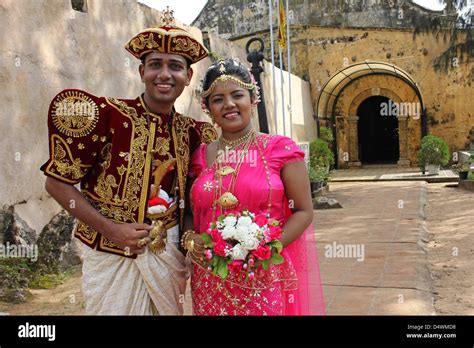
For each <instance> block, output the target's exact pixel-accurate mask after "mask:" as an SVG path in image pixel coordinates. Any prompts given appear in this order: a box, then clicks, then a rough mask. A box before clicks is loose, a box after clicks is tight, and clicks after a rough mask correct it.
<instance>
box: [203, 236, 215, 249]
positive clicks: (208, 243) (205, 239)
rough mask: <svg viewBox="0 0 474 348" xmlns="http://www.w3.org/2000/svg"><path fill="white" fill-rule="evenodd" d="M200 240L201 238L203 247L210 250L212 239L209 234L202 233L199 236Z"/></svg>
mask: <svg viewBox="0 0 474 348" xmlns="http://www.w3.org/2000/svg"><path fill="white" fill-rule="evenodd" d="M201 238H202V240H203V242H204V246H205V247H206V248H212V240H213V239H212V237H211V235H210V234H207V233H202V234H201Z"/></svg>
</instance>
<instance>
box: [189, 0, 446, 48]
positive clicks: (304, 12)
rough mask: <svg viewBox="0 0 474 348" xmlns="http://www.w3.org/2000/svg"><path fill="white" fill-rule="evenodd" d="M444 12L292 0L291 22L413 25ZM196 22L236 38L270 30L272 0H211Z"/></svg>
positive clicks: (396, 1) (372, 2) (377, 2)
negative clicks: (270, 1) (270, 4)
mask: <svg viewBox="0 0 474 348" xmlns="http://www.w3.org/2000/svg"><path fill="white" fill-rule="evenodd" d="M278 2H279V1H278V0H274V1H273V12H272V13H273V14H272V19H273V25H274V26H275V27H276V26H277V25H278ZM440 14H441V12H438V11H430V10H427V9H425V8H423V7H420V6H418V5H417V4H415V3H413V2H412V1H409V0H393V1H385V0H364V1H362V0H350V1H347V0H291V1H290V2H289V11H288V17H289V22H290V24H296V25H309V26H312V25H317V26H323V27H324V26H329V27H359V28H361V27H362V28H413V27H415V26H417V25H420V24H422V23H423V24H425V25H436V18H437V17H438V16H439V15H440ZM193 25H194V26H196V27H198V28H201V29H202V30H203V31H214V32H216V33H218V34H219V35H221V36H222V37H225V38H229V39H235V38H238V37H240V36H242V35H248V34H253V33H255V32H258V31H261V30H268V27H269V8H268V0H254V1H251V0H244V1H242V0H209V1H208V2H207V4H206V5H205V7H204V9H203V10H202V11H201V13H200V14H199V16H198V17H197V18H196V19H195V20H194V22H193Z"/></svg>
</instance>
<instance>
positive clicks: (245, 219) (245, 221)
mask: <svg viewBox="0 0 474 348" xmlns="http://www.w3.org/2000/svg"><path fill="white" fill-rule="evenodd" d="M251 223H252V218H251V217H250V216H241V217H240V218H239V221H238V222H237V227H239V226H242V227H246V226H250V224H251Z"/></svg>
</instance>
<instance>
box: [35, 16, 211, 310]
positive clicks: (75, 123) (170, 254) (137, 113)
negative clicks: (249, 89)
mask: <svg viewBox="0 0 474 348" xmlns="http://www.w3.org/2000/svg"><path fill="white" fill-rule="evenodd" d="M125 48H126V50H127V51H129V52H130V53H131V54H132V55H133V56H135V57H136V58H138V59H141V61H142V64H141V65H140V67H139V73H140V77H141V80H142V82H143V83H144V84H145V92H144V93H143V94H142V95H141V96H139V97H137V98H136V99H130V100H119V99H114V98H109V97H96V96H94V95H91V94H89V93H87V92H84V91H81V90H64V91H62V92H61V93H59V94H58V95H57V96H56V97H55V98H54V99H53V101H52V102H51V105H50V108H49V117H48V127H49V143H50V158H49V160H48V161H47V162H46V163H45V164H44V165H43V166H42V167H41V170H43V171H44V174H45V175H47V176H48V177H47V180H46V186H45V187H46V190H47V191H48V192H49V193H50V194H51V196H52V197H54V198H55V199H56V200H57V201H58V202H59V203H60V204H61V205H62V206H63V207H64V208H65V209H67V210H68V211H69V212H70V213H71V214H72V215H73V216H74V217H76V218H77V219H78V220H79V222H78V225H77V228H76V230H75V232H74V235H75V237H76V238H78V239H79V240H80V241H82V243H83V244H81V246H82V249H83V278H82V290H83V294H84V299H85V309H86V314H160V315H163V314H170V315H178V314H181V315H182V314H183V302H184V301H183V299H184V292H185V286H186V267H185V262H184V256H183V255H182V253H181V252H180V251H179V250H178V247H177V246H178V241H179V228H178V227H179V223H180V222H181V224H182V219H183V210H184V203H183V202H184V193H185V185H186V176H187V169H188V163H189V160H190V155H191V154H192V152H193V151H194V150H195V149H196V148H197V147H198V146H199V144H200V143H201V142H210V141H212V140H213V139H215V137H216V135H217V134H216V132H215V129H214V128H213V127H212V126H211V125H210V124H208V123H204V122H197V121H194V120H193V119H191V118H189V117H185V116H182V115H180V114H178V113H177V112H175V111H174V107H173V105H174V102H175V100H176V98H178V97H179V96H180V94H181V93H182V91H183V90H184V88H185V87H186V86H188V85H189V83H190V80H191V78H192V75H193V70H192V68H191V67H190V64H193V63H196V62H198V61H200V60H201V59H203V58H205V57H206V56H207V50H206V49H205V48H204V46H202V45H201V44H200V43H199V42H198V41H197V40H196V39H194V38H193V37H192V36H191V35H190V34H189V33H188V32H187V31H185V30H183V29H181V28H177V27H174V26H172V25H170V24H169V23H168V24H166V25H165V26H163V27H159V28H150V29H145V30H144V31H142V32H140V33H138V34H137V35H135V36H134V37H132V38H131V39H130V40H129V42H128V43H127V44H126V45H125ZM79 182H80V184H81V192H79V191H78V190H77V189H76V188H75V187H74V186H73V185H75V184H77V183H79ZM153 184H154V185H153ZM157 185H159V187H157ZM158 189H159V192H165V193H166V197H168V196H171V197H172V198H173V197H174V202H171V200H170V202H169V203H170V204H169V206H170V207H169V208H165V211H164V212H161V213H153V214H152V213H150V212H149V211H148V209H147V205H148V204H147V203H148V202H149V201H150V200H149V199H150V198H156V197H158ZM152 195H153V197H151V196H152ZM167 203H168V202H167Z"/></svg>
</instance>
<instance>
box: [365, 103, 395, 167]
mask: <svg viewBox="0 0 474 348" xmlns="http://www.w3.org/2000/svg"><path fill="white" fill-rule="evenodd" d="M391 103H392V102H391V100H390V99H389V98H387V97H383V96H373V97H369V98H367V99H366V100H364V101H363V102H362V103H361V104H360V106H359V108H358V109H357V116H358V117H359V120H358V123H357V132H358V138H359V159H360V160H361V162H362V164H375V163H376V164H395V163H397V161H398V159H399V157H400V146H399V134H398V119H397V115H395V114H392V113H391V112H388V113H387V112H383V111H386V110H389V111H390V110H391V108H390V107H389V106H390V105H391Z"/></svg>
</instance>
